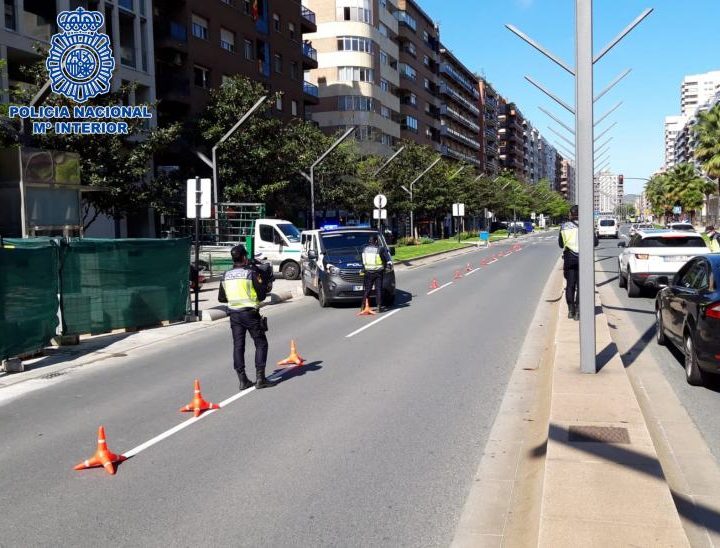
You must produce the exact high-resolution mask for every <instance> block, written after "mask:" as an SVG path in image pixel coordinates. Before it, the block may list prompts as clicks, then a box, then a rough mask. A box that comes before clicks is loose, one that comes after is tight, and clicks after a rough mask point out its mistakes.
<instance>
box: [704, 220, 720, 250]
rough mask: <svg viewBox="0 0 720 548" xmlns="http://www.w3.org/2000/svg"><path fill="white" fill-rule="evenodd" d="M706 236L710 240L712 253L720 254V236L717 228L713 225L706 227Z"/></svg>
mask: <svg viewBox="0 0 720 548" xmlns="http://www.w3.org/2000/svg"><path fill="white" fill-rule="evenodd" d="M705 234H706V235H707V237H708V238H710V251H711V252H712V253H720V234H718V232H717V230H715V227H714V226H712V225H710V226H707V227H705Z"/></svg>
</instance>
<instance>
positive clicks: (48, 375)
mask: <svg viewBox="0 0 720 548" xmlns="http://www.w3.org/2000/svg"><path fill="white" fill-rule="evenodd" d="M62 375H65V372H64V371H58V372H57V373H48V374H47V375H42V376H41V377H40V378H41V379H54V378H55V377H60V376H62Z"/></svg>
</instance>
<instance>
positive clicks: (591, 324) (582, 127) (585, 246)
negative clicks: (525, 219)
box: [575, 0, 596, 373]
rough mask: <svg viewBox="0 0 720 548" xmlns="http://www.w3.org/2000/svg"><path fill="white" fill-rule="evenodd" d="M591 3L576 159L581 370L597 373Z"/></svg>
mask: <svg viewBox="0 0 720 548" xmlns="http://www.w3.org/2000/svg"><path fill="white" fill-rule="evenodd" d="M592 4H593V3H592V0H575V112H576V116H575V155H576V166H575V173H576V181H577V183H578V206H579V207H578V209H579V217H580V219H579V231H578V232H579V234H578V236H579V237H578V243H579V246H580V258H579V263H580V265H579V277H580V279H579V285H580V287H579V297H580V370H581V371H582V372H583V373H596V362H595V268H594V264H595V249H594V241H593V240H594V238H593V173H594V170H593V146H594V139H593V125H594V124H593V51H592V47H593V18H592Z"/></svg>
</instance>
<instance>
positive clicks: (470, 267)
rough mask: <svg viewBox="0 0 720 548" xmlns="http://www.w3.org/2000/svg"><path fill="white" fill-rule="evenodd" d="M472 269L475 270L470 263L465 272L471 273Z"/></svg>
mask: <svg viewBox="0 0 720 548" xmlns="http://www.w3.org/2000/svg"><path fill="white" fill-rule="evenodd" d="M472 269H473V268H472V266H470V263H468V264H467V266H466V267H465V272H471V271H472Z"/></svg>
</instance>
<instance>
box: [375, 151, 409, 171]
mask: <svg viewBox="0 0 720 548" xmlns="http://www.w3.org/2000/svg"><path fill="white" fill-rule="evenodd" d="M403 150H405V145H403V146H401V147H400V148H399V149H397V151H396V152H395V154H393V155H392V156H390V158H388V160H387V161H386V162H385V163H384V164H383V165H382V166H380V168H379V169H378V170H377V171H376V172H375V173H373V177H377V176H378V175H379V174H380V172H381V171H382V170H383V169H385V168H386V167H387V166H388V165H389V164H390V162H392V161H393V160H394V159H395V158H397V157H398V156H400V153H401V152H402V151H403Z"/></svg>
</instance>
